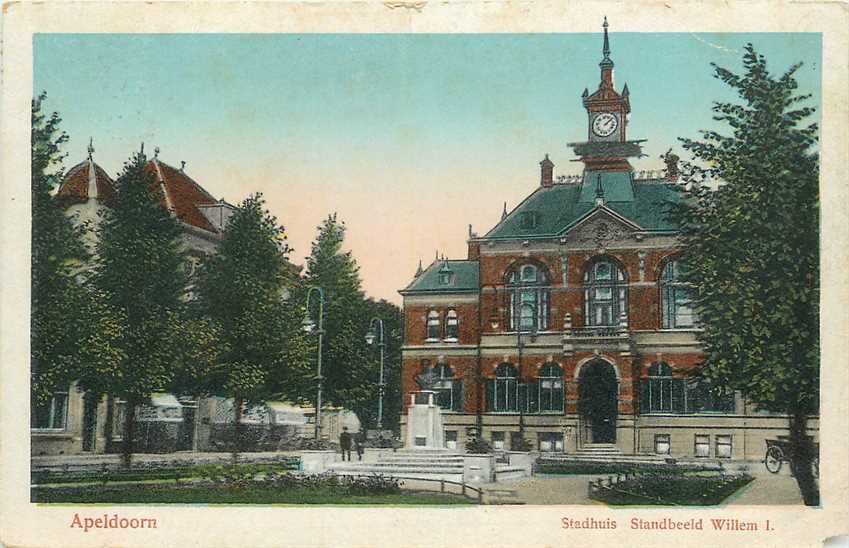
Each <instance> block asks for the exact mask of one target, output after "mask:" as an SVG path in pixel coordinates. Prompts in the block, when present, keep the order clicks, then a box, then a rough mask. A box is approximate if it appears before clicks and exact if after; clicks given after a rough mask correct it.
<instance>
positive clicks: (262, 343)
mask: <svg viewBox="0 0 849 548" xmlns="http://www.w3.org/2000/svg"><path fill="white" fill-rule="evenodd" d="M289 252H290V249H289V246H288V244H287V243H286V241H285V232H284V228H283V227H282V226H280V225H279V224H278V222H277V219H276V218H275V217H273V216H272V215H270V214H269V213H268V211H267V210H266V209H265V202H264V200H263V198H262V195H261V194H255V195H253V196H250V197H248V198H246V199H245V200H244V201H243V202H242V203H241V204H240V205H239V207H238V208H237V210H236V212H235V213H234V214H233V216H232V217H231V218H230V220H229V222H228V224H227V227H226V230H225V231H224V237H223V240H222V241H221V244H220V245H219V247H218V251H217V253H216V254H214V255H211V256H209V257H208V258H207V259H206V260H205V261H204V262H203V263H202V265H201V267H200V269H199V274H198V280H197V285H196V287H197V290H198V306H199V307H200V309H201V311H202V312H203V314H205V315H206V316H208V317H209V318H210V319H211V320H212V321H214V322H215V323H216V324H217V325H218V326H219V328H220V333H221V340H222V341H223V343H224V345H225V349H224V352H223V353H222V357H221V365H220V366H219V367H218V368H216V369H215V370H214V371H213V373H212V375H210V376H209V383H210V389H211V390H212V392H213V393H218V394H224V395H228V396H230V397H232V398H233V400H234V417H233V418H234V430H235V439H234V444H233V451H234V457H235V455H236V453H238V451H240V450H241V448H242V447H241V442H242V439H243V433H242V431H241V429H242V425H241V423H242V420H241V416H242V410H243V407H244V405H245V404H250V403H256V402H260V401H262V400H264V399H266V398H268V397H271V396H277V395H281V396H282V397H287V398H289V399H295V400H297V397H298V395H299V390H298V387H299V383H300V382H302V381H301V379H302V378H303V377H305V376H307V375H308V373H307V372H306V371H305V365H306V364H305V352H306V346H305V342H304V338H303V335H302V333H301V331H300V325H301V323H300V322H301V310H300V309H299V308H297V307H295V306H294V305H293V304H291V303H289V302H287V301H286V296H287V295H288V294H289V293H290V292H291V291H292V289H293V288H294V287H295V285H296V284H297V281H298V280H297V272H296V271H295V270H294V269H293V268H291V265H290V264H289V263H288V261H287V256H288V254H289Z"/></svg>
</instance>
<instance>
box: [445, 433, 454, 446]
mask: <svg viewBox="0 0 849 548" xmlns="http://www.w3.org/2000/svg"><path fill="white" fill-rule="evenodd" d="M445 447H446V448H447V449H457V431H456V430H446V431H445Z"/></svg>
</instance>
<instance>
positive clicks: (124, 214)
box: [89, 152, 187, 465]
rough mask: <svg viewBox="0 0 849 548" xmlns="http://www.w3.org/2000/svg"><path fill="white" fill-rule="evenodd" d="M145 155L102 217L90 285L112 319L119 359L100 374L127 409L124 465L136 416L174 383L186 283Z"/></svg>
mask: <svg viewBox="0 0 849 548" xmlns="http://www.w3.org/2000/svg"><path fill="white" fill-rule="evenodd" d="M145 163H146V157H145V155H144V153H143V152H139V153H137V154H134V155H133V156H132V157H131V158H130V159H129V160H128V161H127V162H126V163H125V164H124V169H123V171H122V172H121V174H120V176H119V177H118V180H117V181H116V183H117V190H118V192H117V197H116V199H115V201H114V203H113V206H112V207H111V208H109V209H106V210H104V212H103V217H102V220H101V222H100V225H99V227H98V230H97V235H98V240H97V244H96V255H97V263H96V267H95V272H94V274H93V276H92V282H93V286H94V287H96V289H97V291H98V292H99V293H100V295H101V296H102V302H103V305H104V306H105V307H108V312H109V314H110V316H111V317H113V318H117V320H116V323H117V324H118V327H117V330H118V331H120V339H119V340H118V341H117V342H116V346H117V347H118V348H119V349H120V351H121V354H122V359H121V360H120V361H118V362H117V363H116V364H115V365H114V367H111V368H109V369H107V370H105V371H99V372H97V375H96V379H95V378H92V376H89V379H90V381H89V382H92V383H94V382H97V383H99V385H100V387H101V389H102V390H103V391H105V392H108V393H109V394H112V395H115V396H118V397H120V398H123V399H124V400H125V401H126V402H127V403H126V405H127V413H126V420H125V422H124V431H123V448H122V454H123V460H124V463H125V464H126V465H129V464H130V460H131V458H132V453H133V451H134V449H133V442H134V438H135V434H136V433H135V423H136V421H135V409H136V407H137V406H139V405H142V404H144V403H146V402H148V401H149V398H150V395H151V393H152V392H155V391H159V390H167V389H169V387H170V385H171V384H172V383H173V382H174V379H175V376H176V366H175V363H176V361H177V360H178V358H179V355H180V353H181V352H182V351H181V350H180V348H179V347H175V341H176V337H175V336H174V335H173V330H174V329H175V324H179V323H180V321H181V318H182V315H183V313H184V311H183V308H184V301H185V297H186V287H187V276H186V269H185V267H184V265H185V261H184V256H183V253H182V251H181V249H180V247H181V243H180V235H181V232H182V229H181V227H180V225H179V223H178V221H177V220H176V218H174V217H173V216H172V215H171V214H170V212H169V211H168V210H166V209H165V208H164V207H162V205H161V198H162V196H161V191H160V190H159V188H158V187H157V186H156V185H155V184H154V179H153V174H151V173H146V172H145Z"/></svg>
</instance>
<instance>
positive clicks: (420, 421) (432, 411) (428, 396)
mask: <svg viewBox="0 0 849 548" xmlns="http://www.w3.org/2000/svg"><path fill="white" fill-rule="evenodd" d="M444 446H445V442H444V434H443V430H442V412H441V410H440V409H439V406H438V405H437V404H436V392H434V391H432V390H421V391H419V392H413V393H412V394H410V407H409V409H408V410H407V439H406V440H404V447H405V448H407V449H443V448H444Z"/></svg>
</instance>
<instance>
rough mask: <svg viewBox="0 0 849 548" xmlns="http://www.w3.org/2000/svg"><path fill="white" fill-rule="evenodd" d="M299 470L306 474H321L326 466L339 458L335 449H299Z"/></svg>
mask: <svg viewBox="0 0 849 548" xmlns="http://www.w3.org/2000/svg"><path fill="white" fill-rule="evenodd" d="M300 457H301V471H303V472H306V473H307V474H323V473H324V472H326V471H327V469H328V467H329V466H330V465H331V464H333V463H334V462H337V461H339V460H341V455H340V454H339V453H337V452H336V451H301V452H300Z"/></svg>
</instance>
